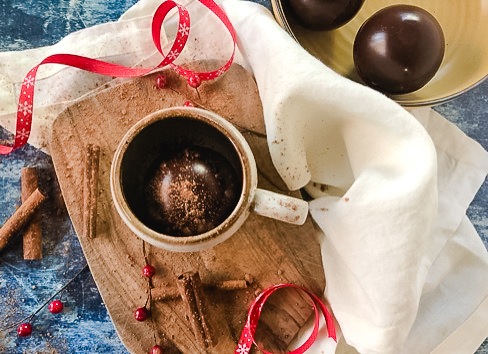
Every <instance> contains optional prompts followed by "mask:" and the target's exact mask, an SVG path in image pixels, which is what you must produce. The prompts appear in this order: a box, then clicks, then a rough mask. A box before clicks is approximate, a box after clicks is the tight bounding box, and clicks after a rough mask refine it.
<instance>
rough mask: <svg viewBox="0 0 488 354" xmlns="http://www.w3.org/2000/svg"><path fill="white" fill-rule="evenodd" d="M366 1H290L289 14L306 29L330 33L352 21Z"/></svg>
mask: <svg viewBox="0 0 488 354" xmlns="http://www.w3.org/2000/svg"><path fill="white" fill-rule="evenodd" d="M363 2H364V0H288V3H285V4H284V5H285V6H286V5H288V7H287V9H288V12H291V13H292V16H293V17H294V18H295V19H296V21H297V22H298V23H299V24H300V25H301V26H302V27H304V28H307V29H309V30H314V31H328V30H333V29H335V28H339V27H340V26H342V25H344V24H345V23H347V22H348V21H349V20H350V19H352V18H353V17H354V16H355V15H356V14H357V12H358V11H359V9H360V8H361V6H362V5H363Z"/></svg>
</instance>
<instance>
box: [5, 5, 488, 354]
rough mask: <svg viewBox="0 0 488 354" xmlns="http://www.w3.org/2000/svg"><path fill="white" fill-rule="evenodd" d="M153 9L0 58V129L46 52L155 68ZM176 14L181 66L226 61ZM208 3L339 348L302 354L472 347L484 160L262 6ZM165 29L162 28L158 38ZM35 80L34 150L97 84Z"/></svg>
mask: <svg viewBox="0 0 488 354" xmlns="http://www.w3.org/2000/svg"><path fill="white" fill-rule="evenodd" d="M159 4H160V2H159V1H157V2H155V1H152V0H141V1H140V2H139V3H137V4H136V5H135V6H134V7H133V8H131V9H130V10H129V11H128V12H127V13H126V14H124V15H123V16H122V18H121V20H120V21H118V22H115V23H110V24H106V25H105V24H104V25H100V26H96V27H93V28H89V29H86V30H82V31H80V32H78V33H75V34H72V35H69V36H68V37H67V38H65V40H63V41H61V42H60V43H58V44H57V45H55V46H52V47H49V48H43V49H38V50H31V51H27V52H20V53H0V107H2V108H0V114H1V115H0V123H1V124H2V126H4V127H7V128H8V129H10V130H13V129H14V127H13V124H14V120H13V114H14V112H15V110H16V97H17V92H16V91H17V89H18V87H19V84H20V82H22V80H23V76H24V75H25V73H27V71H28V70H29V69H30V68H31V67H32V66H34V65H35V64H37V63H38V62H40V61H41V60H42V59H43V58H44V57H45V56H46V55H48V54H51V53H54V52H56V53H61V52H70V53H76V54H81V55H86V56H89V57H92V58H106V57H109V59H111V60H112V61H114V62H118V63H121V64H125V65H135V64H137V63H139V64H144V66H145V67H150V66H151V65H150V64H151V63H152V64H156V63H157V62H159V60H158V59H160V58H158V57H157V56H156V55H155V54H154V53H155V49H154V48H153V45H152V43H150V35H149V33H150V29H149V28H150V21H151V15H152V14H153V12H154V10H155V9H156V7H157V6H158V5H159ZM185 4H187V5H188V8H189V10H190V16H191V18H192V31H191V33H192V34H191V35H192V36H195V37H196V38H199V40H198V41H194V40H193V41H192V40H190V41H189V43H192V46H193V47H190V48H188V49H187V50H186V51H185V55H184V57H183V58H182V59H181V60H182V61H185V60H190V59H192V58H193V59H202V58H217V59H228V58H229V56H230V53H231V46H230V44H231V41H230V37H229V35H228V33H227V32H226V30H225V29H224V27H223V26H222V25H221V24H220V23H219V22H218V20H216V18H215V16H214V15H212V14H209V12H208V10H206V9H205V8H204V7H203V6H202V5H201V4H199V3H198V2H196V1H194V0H189V1H186V2H185ZM221 4H222V6H223V8H224V10H225V11H226V12H227V14H228V16H229V18H230V20H231V22H232V23H233V25H234V27H235V29H236V32H237V36H238V52H239V53H238V56H237V57H236V61H237V62H238V63H239V64H241V65H243V66H244V67H245V68H247V69H248V70H250V71H251V72H252V73H253V75H254V76H255V78H256V82H257V85H258V88H259V92H260V96H261V100H262V102H263V109H264V116H265V123H266V130H267V136H268V145H269V149H270V152H271V156H272V158H273V162H274V164H275V167H276V169H277V170H278V172H279V173H280V175H281V176H282V178H283V180H284V181H285V182H286V184H287V185H288V186H289V188H290V189H299V188H302V187H305V188H306V189H307V191H308V192H309V193H310V194H311V195H312V196H313V197H314V200H313V201H312V202H311V203H310V212H311V215H312V217H313V218H314V220H315V221H316V223H317V224H318V226H319V227H320V229H321V231H320V232H318V235H317V236H318V238H319V241H320V244H321V251H322V257H323V264H324V271H325V275H326V279H327V286H326V289H325V296H326V298H327V299H328V301H329V302H330V305H331V307H332V310H333V312H334V315H335V317H336V319H337V321H338V323H339V325H340V327H341V330H342V333H343V343H341V345H339V346H336V345H335V344H334V343H331V342H330V339H328V338H326V335H325V334H324V335H321V336H319V339H318V340H317V342H316V343H315V344H314V346H313V348H312V349H311V350H310V352H312V353H317V352H324V353H325V352H327V353H331V352H347V351H348V350H349V349H350V347H349V346H352V347H354V348H355V349H356V350H358V351H359V352H361V353H412V352H415V353H428V352H435V351H437V352H439V353H450V352H453V353H460V352H473V351H474V350H476V348H477V347H478V346H479V345H480V344H481V342H482V341H483V340H484V339H485V338H486V337H487V335H488V277H487V276H486V274H488V253H487V251H486V249H485V247H484V245H483V243H482V242H481V240H480V238H479V236H478V235H477V233H476V231H475V230H474V228H473V227H472V225H471V223H470V221H469V220H468V219H467V217H466V216H465V212H466V209H467V207H468V205H469V203H470V202H471V200H472V198H473V197H474V195H475V193H476V191H477V190H478V189H479V187H480V185H481V184H482V183H483V181H484V179H485V177H486V175H487V173H488V153H487V152H486V151H485V150H484V149H483V148H482V147H481V146H480V145H479V144H477V143H476V142H475V141H473V140H472V139H470V138H469V137H467V136H465V135H464V134H463V133H462V132H461V131H460V130H459V129H458V128H456V127H455V126H454V125H452V124H450V123H448V122H447V121H446V120H445V119H444V118H443V117H441V116H440V115H439V114H437V113H435V112H434V111H432V110H430V109H418V110H413V111H412V112H411V113H409V112H407V111H406V110H405V109H403V108H402V107H400V106H399V105H397V104H396V103H395V102H393V101H391V100H390V99H388V98H387V97H385V96H383V95H382V94H379V93H378V92H376V91H374V90H372V89H369V88H367V87H364V86H362V85H359V84H357V83H354V82H352V81H349V80H347V79H345V78H343V77H341V76H339V75H338V74H336V73H335V72H333V71H332V70H330V69H328V68H327V67H326V66H324V65H323V64H322V63H320V62H319V61H318V60H316V59H315V58H313V57H312V56H310V55H309V54H308V53H307V52H306V51H305V50H304V49H303V48H301V47H300V46H299V45H298V44H297V43H295V42H294V41H293V40H292V39H291V37H290V36H288V35H287V34H286V32H284V31H283V30H282V29H281V28H280V27H279V26H278V24H277V23H276V22H275V21H274V18H273V17H272V14H271V13H269V11H268V10H266V9H265V8H264V7H262V6H260V5H257V4H255V3H249V2H245V1H236V0H225V1H222V2H221ZM176 20H177V16H173V17H172V19H170V20H169V21H168V22H165V29H166V33H168V36H169V37H171V35H172V33H174V31H175V28H176V27H175V24H176ZM75 39H76V40H75ZM127 43H129V44H128V45H127ZM208 43H211V44H210V45H207V44H208ZM81 44H82V45H81ZM198 45H200V47H198ZM202 48H205V50H202ZM20 58H28V59H24V60H22V61H21V60H20ZM2 64H8V65H2ZM7 66H9V67H7ZM12 69H13V70H12ZM40 73H41V71H40ZM42 73H44V74H43V75H42V78H41V84H40V85H39V86H38V88H37V92H36V95H37V96H36V101H35V110H34V121H35V124H34V125H33V132H32V136H31V140H30V143H33V144H34V145H36V146H40V147H41V148H43V149H44V150H46V140H47V135H46V132H47V131H49V128H50V124H51V123H52V120H53V119H54V118H55V116H56V114H57V113H58V112H59V110H60V109H61V108H62V107H63V106H64V105H66V104H67V103H69V102H70V101H71V100H73V99H75V98H77V97H79V96H80V95H82V94H84V93H86V92H88V91H89V90H90V89H92V88H94V87H95V86H96V85H95V84H96V83H98V84H99V83H100V82H102V81H104V80H108V79H107V78H103V77H100V76H98V75H93V74H87V73H83V72H80V71H79V70H77V69H72V68H65V67H60V66H54V67H51V68H50V69H46V72H42ZM42 73H41V74H42ZM66 73H70V75H69V76H67V75H66ZM61 77H62V80H61ZM54 87H58V90H57V91H56V92H58V93H53V92H52V91H50V89H51V88H54ZM322 184H324V185H327V186H328V187H327V188H324V187H320V185H322ZM321 333H323V332H321ZM344 342H345V343H347V344H345V343H344ZM348 347H349V349H348Z"/></svg>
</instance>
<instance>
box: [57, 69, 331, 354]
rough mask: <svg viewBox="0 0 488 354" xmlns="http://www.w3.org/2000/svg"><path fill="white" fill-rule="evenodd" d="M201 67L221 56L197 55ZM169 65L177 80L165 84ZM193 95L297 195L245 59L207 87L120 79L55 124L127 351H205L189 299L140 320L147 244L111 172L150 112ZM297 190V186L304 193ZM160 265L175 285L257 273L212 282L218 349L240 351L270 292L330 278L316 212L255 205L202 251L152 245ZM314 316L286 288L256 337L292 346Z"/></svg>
mask: <svg viewBox="0 0 488 354" xmlns="http://www.w3.org/2000/svg"><path fill="white" fill-rule="evenodd" d="M194 65H195V67H197V68H199V69H200V70H205V69H208V68H212V69H213V68H215V63H209V62H207V63H203V64H202V63H196V64H194ZM161 73H164V75H166V77H167V79H168V85H169V88H165V89H157V88H156V87H155V84H156V80H157V76H158V75H160V74H161ZM187 100H190V101H192V102H194V103H195V105H196V106H199V107H202V108H205V109H208V110H212V111H214V112H216V113H218V114H220V115H221V116H223V117H225V118H226V119H228V120H229V121H231V122H232V123H234V124H235V125H236V126H237V127H238V128H239V129H240V130H241V132H242V133H243V135H244V136H245V137H246V139H247V140H248V142H249V144H250V146H251V148H252V150H253V152H254V154H255V157H256V161H257V165H258V170H259V177H258V179H259V186H260V187H262V188H268V189H272V190H275V191H281V192H283V193H288V194H291V193H289V191H287V189H286V187H285V185H284V183H283V182H282V180H281V179H280V177H279V175H278V174H277V172H276V171H275V169H274V167H273V164H272V162H271V158H270V156H269V152H268V148H267V142H266V136H265V127H264V121H263V114H262V105H261V101H260V98H259V94H258V90H257V86H256V83H255V82H254V80H253V77H252V76H251V75H250V74H249V73H248V72H247V71H246V70H244V69H243V68H242V67H240V66H239V65H236V64H234V65H232V67H231V69H230V70H229V71H228V72H227V73H226V74H225V75H223V76H222V77H221V78H219V79H217V80H214V81H211V82H204V83H202V85H201V86H200V87H199V88H198V90H195V89H192V88H190V87H188V85H187V83H186V80H184V79H183V78H181V77H180V76H178V75H176V74H175V73H174V72H173V71H172V70H170V69H166V70H163V71H161V72H158V73H154V74H151V75H148V76H146V77H143V78H138V79H131V80H122V81H116V80H114V82H112V83H111V84H108V85H105V86H104V87H101V88H99V89H98V90H97V91H95V92H94V93H92V94H90V95H88V96H85V97H82V98H81V99H79V100H78V101H77V102H75V103H74V104H73V105H71V106H70V107H68V108H67V109H66V110H65V111H63V112H62V113H61V114H60V115H59V116H58V117H57V119H56V120H55V122H54V124H53V128H52V138H51V155H52V159H53V162H54V166H55V169H56V173H57V176H58V179H59V183H60V186H61V190H62V193H63V197H64V199H65V202H66V206H67V209H68V212H69V214H70V217H71V220H72V222H73V225H74V228H75V230H76V233H77V235H78V238H79V241H80V243H81V246H82V248H83V252H84V254H85V257H86V259H87V261H88V264H89V267H90V270H91V272H92V275H93V278H94V279H95V282H96V284H97V286H98V289H99V291H100V294H101V296H102V298H103V301H104V303H105V305H106V307H107V309H108V312H109V314H110V317H111V319H112V321H113V323H114V325H115V328H116V330H117V333H118V335H119V337H120V338H121V340H122V341H123V343H124V344H125V346H126V347H127V349H128V350H129V351H130V352H133V353H148V352H149V351H150V348H151V347H152V346H153V345H155V344H156V343H158V344H162V345H163V346H164V347H165V348H166V351H165V353H167V352H170V353H171V352H183V353H200V352H204V350H203V349H202V348H200V347H199V346H198V345H197V341H196V340H195V337H194V334H193V332H192V327H191V325H190V322H189V319H188V317H187V316H186V313H185V307H184V304H183V302H182V301H181V300H178V299H170V300H165V301H152V303H151V318H150V319H149V320H147V321H144V322H137V321H136V320H135V319H134V311H135V309H136V308H138V307H142V306H144V304H145V303H146V299H147V298H148V289H149V285H148V281H147V279H146V278H144V277H143V276H142V273H141V272H142V268H143V266H144V264H145V259H144V253H143V242H142V241H141V239H139V238H138V237H137V236H135V235H134V234H133V233H132V232H131V231H130V230H129V229H128V227H126V226H125V224H124V223H123V221H122V220H121V218H120V217H119V215H118V214H117V212H116V210H115V208H114V204H113V201H112V198H111V194H110V188H109V176H110V166H111V161H112V157H113V154H114V151H115V149H116V147H117V145H118V142H119V141H120V139H121V137H122V136H123V135H124V134H125V132H126V131H127V130H128V129H129V128H130V127H131V126H132V125H133V124H134V123H135V122H137V121H138V120H140V119H141V118H143V117H145V116H146V115H148V114H150V113H152V112H154V111H156V110H159V109H163V108H167V107H172V106H177V105H183V103H184V102H185V101H187ZM89 143H93V144H96V145H99V146H100V148H101V154H100V175H99V196H98V197H99V198H98V219H97V236H96V238H94V239H88V238H84V237H83V234H82V213H83V210H82V208H83V197H82V188H81V186H82V185H83V173H84V171H83V168H84V151H85V147H86V145H87V144H89ZM295 195H296V194H295ZM145 249H146V253H147V256H148V259H149V262H150V263H151V264H152V265H153V266H155V268H156V271H157V273H156V275H155V276H154V278H153V285H154V286H155V287H172V286H175V285H176V284H175V279H176V278H177V277H178V276H179V275H180V274H182V273H184V272H188V271H197V272H199V274H200V277H201V279H202V282H203V283H211V282H215V281H223V280H231V279H244V277H245V276H246V274H248V275H250V276H251V277H252V279H253V281H252V283H250V284H249V286H248V288H246V289H239V290H232V291H224V290H218V289H206V290H205V295H206V299H207V303H208V309H207V313H208V315H209V317H210V318H211V321H213V323H214V324H217V325H216V327H215V331H214V332H215V333H216V337H217V339H218V345H217V347H216V348H214V349H213V350H212V352H217V353H232V352H233V350H234V348H235V345H236V343H237V340H238V338H239V335H240V332H241V331H242V328H243V326H244V323H245V320H246V315H247V310H248V308H249V306H250V304H251V302H252V300H253V299H254V298H255V296H256V295H257V294H258V293H259V291H260V290H262V289H265V288H267V287H269V286H271V285H274V284H278V283H295V284H298V285H301V286H304V287H306V288H308V289H310V290H312V291H313V292H315V293H316V294H317V295H319V296H320V294H322V293H323V289H324V287H325V278H324V273H323V268H322V261H321V256H320V249H319V245H318V243H317V241H316V239H315V231H314V225H313V224H312V221H311V220H310V218H309V219H308V220H307V222H306V223H305V224H304V225H302V226H294V225H288V224H285V223H282V222H279V221H275V220H272V219H268V218H265V217H262V216H258V215H255V214H253V213H251V216H250V217H249V218H248V220H247V221H246V222H245V224H244V225H243V226H242V227H241V228H240V230H239V231H238V232H237V233H236V234H234V235H233V236H232V237H231V238H230V239H229V240H227V241H225V242H224V243H222V244H220V245H218V246H216V247H214V248H212V249H209V250H205V251H202V252H192V253H173V252H169V251H165V250H162V249H158V248H156V247H154V246H151V245H149V244H146V245H145ZM311 314H312V307H311V303H310V300H309V299H306V298H304V297H303V296H302V295H301V294H300V293H298V292H296V291H294V290H280V292H278V293H277V294H276V295H273V296H272V297H271V298H270V299H269V301H268V302H267V303H266V306H265V307H264V310H263V314H262V317H261V320H260V323H259V325H258V329H257V336H256V341H257V342H258V343H260V345H262V346H263V347H264V348H265V349H266V350H269V351H275V352H278V351H284V350H285V349H286V347H287V345H288V344H289V343H290V342H291V341H292V340H293V338H294V337H295V336H296V334H297V332H298V330H299V329H300V328H301V327H302V326H303V325H304V323H305V322H306V320H307V319H308V318H309V316H310V315H311Z"/></svg>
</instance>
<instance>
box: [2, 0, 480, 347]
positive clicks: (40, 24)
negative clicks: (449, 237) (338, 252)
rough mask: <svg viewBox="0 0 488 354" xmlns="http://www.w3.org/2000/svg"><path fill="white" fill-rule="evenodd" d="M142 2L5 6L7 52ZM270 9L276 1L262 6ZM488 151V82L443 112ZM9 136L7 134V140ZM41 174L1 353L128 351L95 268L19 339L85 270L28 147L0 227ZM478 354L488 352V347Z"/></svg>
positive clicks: (13, 2) (9, 265) (9, 267)
mask: <svg viewBox="0 0 488 354" xmlns="http://www.w3.org/2000/svg"><path fill="white" fill-rule="evenodd" d="M135 2H136V0H125V1H124V0H103V1H98V0H69V1H68V0H0V50H1V51H10V50H22V49H28V48H35V47H40V46H45V45H50V44H53V43H55V42H57V41H59V40H60V39H61V38H63V37H64V36H66V35H67V34H68V33H70V32H73V31H76V30H80V29H83V28H85V27H89V26H93V25H95V24H98V23H103V22H107V21H112V20H116V19H117V18H118V17H119V16H120V15H121V14H122V13H123V12H125V11H126V10H127V9H128V8H129V7H130V6H132V5H133V4H134V3H135ZM256 2H259V3H261V4H263V5H265V6H267V7H268V8H269V9H271V5H270V2H269V0H256ZM436 110H437V111H439V112H440V113H441V114H443V115H444V116H445V117H446V118H448V119H449V120H451V121H452V122H454V123H455V124H457V125H458V126H459V127H460V128H461V129H462V130H463V131H464V132H466V133H467V134H468V135H469V136H471V137H473V138H474V139H476V140H477V141H479V142H480V143H481V144H482V145H483V147H484V148H485V149H488V81H485V83H483V84H481V85H479V86H478V87H476V88H474V89H472V90H471V91H469V92H468V93H466V94H464V95H462V96H461V97H459V98H457V99H455V100H453V101H451V102H448V103H446V104H444V105H441V106H438V107H436ZM7 136H8V134H7V133H6V132H5V131H4V130H3V129H1V128H0V139H4V138H6V137H7ZM24 166H34V167H37V168H39V169H41V171H42V173H41V179H40V184H41V185H42V186H43V187H44V188H47V189H48V190H49V195H50V196H51V198H50V200H49V201H48V203H47V204H46V205H44V206H43V209H42V212H43V218H42V219H43V235H44V239H43V253H44V258H43V259H42V260H41V261H24V260H23V259H22V246H21V245H22V242H21V238H20V237H16V239H14V240H12V241H11V242H10V243H9V245H8V246H7V248H6V249H4V250H3V251H2V252H0V308H1V311H0V353H74V352H77V353H125V352H127V351H126V350H125V348H124V346H123V344H122V343H121V341H120V340H119V338H118V337H117V334H116V333H115V329H114V327H113V325H112V322H111V321H110V318H109V316H108V314H107V311H106V309H105V307H104V304H103V303H102V299H101V298H100V295H99V293H98V291H97V288H96V286H95V283H94V281H93V278H92V277H91V274H90V273H89V271H88V270H85V271H83V272H82V273H81V275H80V276H79V277H78V278H76V280H75V281H74V282H72V283H71V284H70V285H69V286H68V287H67V288H66V290H64V291H63V292H62V293H61V294H60V298H61V300H62V301H63V302H64V303H65V310H64V311H63V312H62V313H61V314H58V315H52V314H51V313H49V312H48V310H47V308H44V309H43V310H42V311H41V312H40V313H39V314H38V315H37V316H36V318H35V320H34V322H33V326H34V334H33V335H32V336H31V337H29V338H19V337H18V336H17V335H16V333H15V326H14V327H13V328H11V329H6V327H8V326H9V325H11V324H16V323H18V322H19V321H20V320H21V319H22V318H24V317H26V316H28V315H29V314H31V313H32V312H34V311H35V310H36V309H37V308H38V307H39V306H40V305H41V304H42V303H43V302H44V301H45V300H46V299H47V298H49V297H50V296H51V295H52V294H53V293H54V292H55V291H56V290H58V289H59V288H61V287H62V286H63V285H64V284H65V283H66V282H67V281H68V280H69V279H70V278H72V277H73V275H75V274H76V273H77V272H78V271H79V270H80V269H82V268H83V266H84V264H85V259H84V257H83V253H82V251H81V248H80V245H79V243H78V240H77V238H76V235H75V233H74V231H73V227H72V225H71V222H70V220H69V218H68V215H67V212H66V210H65V208H64V206H63V204H62V201H61V200H60V198H58V197H57V196H59V186H58V185H57V181H56V177H55V174H54V170H53V166H52V161H51V159H50V157H49V156H47V155H45V154H43V153H42V152H40V151H38V150H36V149H34V148H32V147H31V146H25V147H24V148H21V149H19V150H17V151H15V152H14V153H12V154H11V155H9V156H6V157H0V223H3V222H4V221H5V220H6V219H7V218H8V217H9V216H10V215H11V214H12V213H13V211H14V210H15V208H16V206H18V205H20V170H21V168H22V167H24ZM487 201H488V184H487V183H486V182H485V184H484V185H483V187H482V188H481V189H480V191H479V193H478V195H477V196H476V198H475V200H474V202H473V204H472V205H471V206H470V208H469V209H468V215H469V217H470V219H471V220H472V221H473V223H474V226H475V227H476V229H477V230H478V232H479V233H480V235H481V237H482V239H483V241H484V242H485V245H487V248H488V217H487V205H486V203H487ZM478 353H485V354H486V353H488V343H487V342H485V343H484V345H483V346H482V348H480V349H479V350H478Z"/></svg>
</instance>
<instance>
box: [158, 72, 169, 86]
mask: <svg viewBox="0 0 488 354" xmlns="http://www.w3.org/2000/svg"><path fill="white" fill-rule="evenodd" d="M167 86H168V80H167V79H166V76H164V75H159V76H158V77H157V79H156V87H157V88H159V89H163V88H165V87H167Z"/></svg>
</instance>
